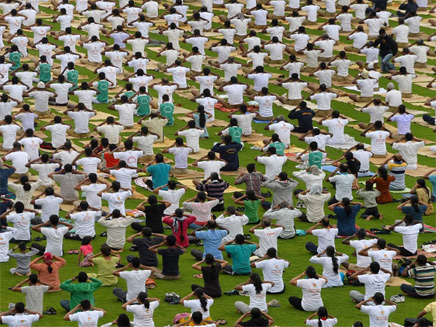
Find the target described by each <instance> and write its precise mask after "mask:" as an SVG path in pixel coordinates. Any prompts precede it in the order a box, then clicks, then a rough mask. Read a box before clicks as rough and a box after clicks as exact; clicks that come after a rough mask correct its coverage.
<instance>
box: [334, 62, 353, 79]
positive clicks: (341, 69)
mask: <svg viewBox="0 0 436 327" xmlns="http://www.w3.org/2000/svg"><path fill="white" fill-rule="evenodd" d="M350 65H351V60H348V59H339V60H335V61H333V62H332V66H333V67H337V69H338V76H343V77H346V76H348V67H350Z"/></svg>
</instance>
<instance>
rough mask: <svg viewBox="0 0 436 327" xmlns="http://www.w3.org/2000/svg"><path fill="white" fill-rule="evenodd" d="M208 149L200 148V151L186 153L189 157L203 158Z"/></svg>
mask: <svg viewBox="0 0 436 327" xmlns="http://www.w3.org/2000/svg"><path fill="white" fill-rule="evenodd" d="M209 151H210V150H206V149H202V148H200V151H198V152H197V153H191V154H189V155H188V157H189V158H191V159H195V160H197V159H200V158H203V157H204V156H205V155H207V154H208V153H209Z"/></svg>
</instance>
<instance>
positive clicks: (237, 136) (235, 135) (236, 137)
mask: <svg viewBox="0 0 436 327" xmlns="http://www.w3.org/2000/svg"><path fill="white" fill-rule="evenodd" d="M229 135H230V136H231V137H232V142H236V143H241V137H242V128H241V127H239V126H236V127H233V126H232V127H229Z"/></svg>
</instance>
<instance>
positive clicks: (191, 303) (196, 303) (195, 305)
mask: <svg viewBox="0 0 436 327" xmlns="http://www.w3.org/2000/svg"><path fill="white" fill-rule="evenodd" d="M213 302H214V301H213V299H207V304H206V308H207V311H205V310H204V309H203V308H202V306H201V303H200V300H188V301H184V302H183V306H184V307H185V308H190V309H191V313H194V312H196V311H200V312H201V314H202V315H203V319H207V318H210V307H211V306H212V304H213Z"/></svg>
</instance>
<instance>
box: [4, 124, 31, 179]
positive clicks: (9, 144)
mask: <svg viewBox="0 0 436 327" xmlns="http://www.w3.org/2000/svg"><path fill="white" fill-rule="evenodd" d="M19 130H20V126H18V125H15V124H8V125H3V126H0V132H1V133H2V135H3V148H5V149H8V150H9V149H12V148H13V145H14V142H15V139H16V138H17V132H18V131H19ZM6 160H7V159H6ZM25 164H26V163H25ZM17 173H18V172H17Z"/></svg>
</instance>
